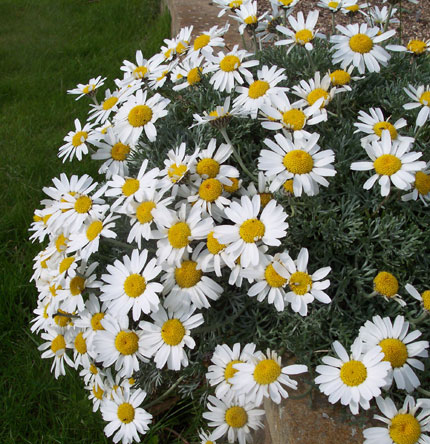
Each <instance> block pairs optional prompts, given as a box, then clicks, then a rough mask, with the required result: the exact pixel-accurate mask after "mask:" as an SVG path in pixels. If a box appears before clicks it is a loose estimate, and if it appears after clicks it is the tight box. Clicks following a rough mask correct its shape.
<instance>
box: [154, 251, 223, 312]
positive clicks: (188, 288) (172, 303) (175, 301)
mask: <svg viewBox="0 0 430 444" xmlns="http://www.w3.org/2000/svg"><path fill="white" fill-rule="evenodd" d="M199 256H200V252H199V250H198V249H197V248H196V249H195V251H194V252H193V255H192V257H191V259H188V257H185V258H184V259H183V260H182V261H181V262H180V263H179V264H176V266H174V267H168V268H166V270H165V271H166V274H165V275H163V277H162V281H163V286H164V289H163V294H165V295H167V297H166V298H165V300H164V305H165V307H166V308H169V309H172V310H179V309H181V308H182V307H189V306H190V305H191V304H193V305H194V306H196V307H197V308H209V307H210V303H209V301H208V299H210V300H212V301H216V300H218V299H219V298H220V296H221V294H222V292H223V288H222V287H221V285H219V284H217V283H216V282H215V281H214V280H212V279H211V278H210V277H208V276H206V275H204V274H203V272H202V270H200V269H199V268H197V267H198V263H197V258H198V257H199ZM210 271H211V270H210Z"/></svg>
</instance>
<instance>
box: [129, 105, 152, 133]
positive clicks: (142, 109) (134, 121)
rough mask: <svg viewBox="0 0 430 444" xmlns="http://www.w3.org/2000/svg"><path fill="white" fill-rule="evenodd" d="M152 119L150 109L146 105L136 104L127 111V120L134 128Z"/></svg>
mask: <svg viewBox="0 0 430 444" xmlns="http://www.w3.org/2000/svg"><path fill="white" fill-rule="evenodd" d="M151 119H152V109H151V108H150V107H149V106H147V105H137V106H135V107H134V108H132V109H131V110H130V112H129V113H128V122H129V123H130V125H131V126H134V127H135V128H136V127H138V126H145V125H146V124H147V123H148V122H150V121H151Z"/></svg>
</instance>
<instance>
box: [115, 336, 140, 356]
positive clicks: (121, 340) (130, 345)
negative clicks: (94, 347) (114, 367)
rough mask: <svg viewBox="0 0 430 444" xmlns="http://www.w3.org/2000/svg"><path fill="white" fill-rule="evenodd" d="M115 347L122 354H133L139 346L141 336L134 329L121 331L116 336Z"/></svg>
mask: <svg viewBox="0 0 430 444" xmlns="http://www.w3.org/2000/svg"><path fill="white" fill-rule="evenodd" d="M115 347H116V349H117V350H118V351H119V352H120V353H121V354H122V355H132V354H133V353H136V352H137V350H138V348H139V337H138V336H137V334H136V333H134V332H133V331H120V332H119V333H118V334H117V335H116V338H115Z"/></svg>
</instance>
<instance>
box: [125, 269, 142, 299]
mask: <svg viewBox="0 0 430 444" xmlns="http://www.w3.org/2000/svg"><path fill="white" fill-rule="evenodd" d="M145 289H146V280H145V278H144V277H143V276H141V275H140V274H136V273H134V274H131V275H130V276H128V277H127V279H126V280H125V281H124V292H125V294H126V295H127V296H129V297H130V298H138V297H139V296H140V295H141V294H142V293H143V292H144V291H145Z"/></svg>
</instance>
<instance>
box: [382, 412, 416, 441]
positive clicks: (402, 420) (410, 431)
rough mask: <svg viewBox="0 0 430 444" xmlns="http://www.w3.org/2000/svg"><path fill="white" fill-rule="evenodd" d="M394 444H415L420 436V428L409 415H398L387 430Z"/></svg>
mask: <svg viewBox="0 0 430 444" xmlns="http://www.w3.org/2000/svg"><path fill="white" fill-rule="evenodd" d="M388 430H389V433H390V438H391V439H392V440H393V441H394V443H395V444H415V443H416V442H418V440H419V438H420V436H421V426H420V423H419V422H418V420H417V419H416V418H415V417H414V416H412V415H411V414H410V413H398V414H397V415H396V416H394V418H393V419H392V420H391V424H390V426H389V428H388Z"/></svg>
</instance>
